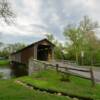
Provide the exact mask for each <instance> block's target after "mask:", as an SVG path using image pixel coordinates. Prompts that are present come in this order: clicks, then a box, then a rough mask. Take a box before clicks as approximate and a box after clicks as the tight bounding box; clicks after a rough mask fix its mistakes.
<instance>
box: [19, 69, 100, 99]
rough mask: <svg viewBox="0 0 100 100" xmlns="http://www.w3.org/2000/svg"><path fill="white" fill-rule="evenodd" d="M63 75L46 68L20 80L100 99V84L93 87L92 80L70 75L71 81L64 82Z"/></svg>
mask: <svg viewBox="0 0 100 100" xmlns="http://www.w3.org/2000/svg"><path fill="white" fill-rule="evenodd" d="M61 77H62V75H61V73H57V72H56V71H54V70H45V71H40V72H38V73H34V74H33V75H32V76H30V77H28V76H26V77H22V78H19V79H18V80H21V81H23V82H26V83H30V84H32V85H34V86H37V87H39V88H44V89H51V90H56V91H59V92H65V93H68V94H72V95H77V96H83V97H91V98H93V99H94V100H100V85H96V86H95V87H92V86H91V81H89V80H85V79H81V78H78V77H72V76H71V77H70V82H62V81H61Z"/></svg>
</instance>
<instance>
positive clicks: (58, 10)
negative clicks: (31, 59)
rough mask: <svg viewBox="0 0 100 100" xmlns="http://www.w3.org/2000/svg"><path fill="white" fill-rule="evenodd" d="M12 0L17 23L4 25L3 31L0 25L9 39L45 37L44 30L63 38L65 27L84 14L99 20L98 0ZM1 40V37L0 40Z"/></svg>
mask: <svg viewBox="0 0 100 100" xmlns="http://www.w3.org/2000/svg"><path fill="white" fill-rule="evenodd" d="M11 2H12V4H13V7H14V10H15V11H16V12H17V15H18V18H17V26H14V27H13V28H12V27H11V28H6V27H8V26H5V28H4V29H5V30H6V31H3V29H2V28H1V29H0V31H1V33H2V34H3V36H5V37H6V39H7V41H8V42H9V41H12V42H16V41H22V42H31V41H32V40H33V39H34V40H36V39H40V38H43V37H45V36H44V35H45V34H43V33H52V34H53V35H54V36H55V37H56V38H57V39H59V40H60V41H63V40H64V36H63V29H64V27H65V26H66V25H67V24H69V23H78V22H79V21H80V20H81V19H82V17H83V16H84V15H88V16H90V17H91V18H93V19H94V20H97V21H98V22H100V19H99V18H100V14H99V10H100V7H99V3H100V1H99V0H30V2H29V0H13V1H12V0H11ZM0 27H1V26H0ZM8 33H9V34H8ZM16 34H17V35H16ZM98 36H100V35H98ZM4 40H5V39H4V38H3V37H2V41H4Z"/></svg>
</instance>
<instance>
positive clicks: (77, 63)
mask: <svg viewBox="0 0 100 100" xmlns="http://www.w3.org/2000/svg"><path fill="white" fill-rule="evenodd" d="M76 64H78V53H77V52H76Z"/></svg>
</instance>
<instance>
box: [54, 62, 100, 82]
mask: <svg viewBox="0 0 100 100" xmlns="http://www.w3.org/2000/svg"><path fill="white" fill-rule="evenodd" d="M53 64H59V66H60V67H69V68H77V69H83V70H86V69H89V68H86V67H84V66H83V67H84V68H82V67H79V66H76V65H74V64H68V63H62V62H53ZM70 72H73V73H75V74H79V75H82V76H84V77H87V78H90V73H86V72H81V71H74V70H70ZM93 74H94V78H95V80H96V82H97V83H100V68H93Z"/></svg>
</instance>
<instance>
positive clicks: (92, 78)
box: [90, 67, 95, 87]
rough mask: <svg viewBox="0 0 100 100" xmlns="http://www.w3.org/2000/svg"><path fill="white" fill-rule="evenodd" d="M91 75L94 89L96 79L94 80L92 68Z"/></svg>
mask: <svg viewBox="0 0 100 100" xmlns="http://www.w3.org/2000/svg"><path fill="white" fill-rule="evenodd" d="M90 75H91V81H92V86H93V87H94V86H95V78H94V74H93V69H92V67H91V68H90Z"/></svg>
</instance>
